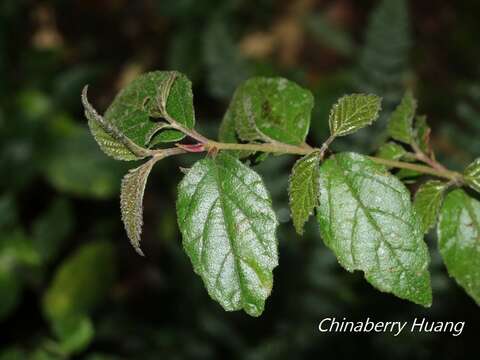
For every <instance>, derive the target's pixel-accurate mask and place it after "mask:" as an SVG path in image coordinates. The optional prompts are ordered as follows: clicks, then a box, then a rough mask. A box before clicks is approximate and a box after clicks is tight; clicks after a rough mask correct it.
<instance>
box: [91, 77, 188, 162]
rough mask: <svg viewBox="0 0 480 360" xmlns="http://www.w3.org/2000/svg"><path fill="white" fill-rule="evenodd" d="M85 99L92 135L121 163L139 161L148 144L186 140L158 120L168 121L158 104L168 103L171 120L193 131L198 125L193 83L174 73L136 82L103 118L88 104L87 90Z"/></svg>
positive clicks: (114, 102) (143, 155)
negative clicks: (122, 161) (121, 161)
mask: <svg viewBox="0 0 480 360" xmlns="http://www.w3.org/2000/svg"><path fill="white" fill-rule="evenodd" d="M166 87H167V89H166V90H167V91H166V92H163V90H165V88H166ZM162 97H165V99H163V98H162ZM82 99H83V104H84V107H85V112H86V116H87V118H88V120H89V126H90V129H91V131H92V134H93V135H94V137H95V139H96V140H97V142H98V144H99V145H100V147H101V149H102V150H103V151H104V152H105V153H106V154H107V155H110V156H112V157H114V158H115V159H118V160H136V159H139V158H142V157H145V156H147V155H148V151H147V150H146V149H145V148H144V147H146V146H147V145H148V146H149V147H151V146H153V145H155V144H158V143H161V142H172V141H179V140H181V139H183V137H184V136H185V135H184V134H183V133H181V132H179V131H178V130H174V129H170V128H169V126H168V124H165V123H164V122H160V121H159V119H160V118H165V114H164V113H162V109H160V108H159V102H165V104H166V109H165V110H166V113H167V114H168V116H169V117H170V118H173V119H174V120H175V121H177V122H178V123H180V124H182V125H184V126H186V127H187V128H190V129H191V128H193V126H194V125H195V114H194V109H193V94H192V84H191V82H190V81H189V80H188V78H187V77H185V76H184V75H182V74H180V73H177V72H173V71H154V72H150V73H146V74H143V75H142V76H140V77H138V78H137V79H135V80H134V81H133V82H132V83H130V84H129V85H128V86H127V87H126V88H124V89H123V90H122V91H121V92H120V93H119V94H118V95H117V96H116V97H115V99H114V100H113V102H112V104H111V105H110V106H109V107H108V109H107V111H106V112H105V115H104V117H103V118H102V117H101V116H100V115H98V114H97V113H96V111H95V110H94V109H93V108H92V107H91V105H90V104H89V103H88V101H87V99H86V89H85V90H84V94H83V96H82ZM154 119H156V121H154ZM160 125H161V126H160ZM160 130H161V132H160ZM157 132H159V133H158V134H157ZM152 138H153V140H152ZM150 140H152V141H150Z"/></svg>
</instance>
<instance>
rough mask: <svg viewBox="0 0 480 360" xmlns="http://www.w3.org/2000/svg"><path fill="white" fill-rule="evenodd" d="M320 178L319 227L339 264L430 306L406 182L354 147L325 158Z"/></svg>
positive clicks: (424, 255) (424, 253)
mask: <svg viewBox="0 0 480 360" xmlns="http://www.w3.org/2000/svg"><path fill="white" fill-rule="evenodd" d="M319 183H320V198H319V203H320V204H319V206H318V212H317V218H318V221H319V224H320V233H321V235H322V238H323V240H324V241H325V243H326V245H327V246H328V247H329V248H331V249H332V250H333V252H334V253H335V255H336V256H337V259H338V261H339V262H340V264H341V265H342V266H343V267H345V268H346V269H347V270H348V271H353V270H361V271H363V272H364V273H365V278H366V280H367V281H368V282H369V283H371V284H372V285H373V286H374V287H376V288H377V289H379V290H381V291H385V292H389V293H392V294H394V295H396V296H398V297H400V298H402V299H407V300H410V301H413V302H415V303H417V304H421V305H424V306H430V304H431V301H432V293H431V288H430V275H429V272H428V263H429V254H428V250H427V246H426V244H425V243H424V241H423V233H422V229H421V225H420V222H419V221H418V218H417V216H415V212H414V211H413V208H412V204H411V201H410V193H409V192H408V190H407V189H406V188H405V186H404V185H403V184H402V183H401V182H400V181H399V180H398V179H397V178H396V177H394V176H393V175H391V174H389V173H388V172H387V171H386V170H385V168H384V167H383V166H381V165H378V164H375V163H374V162H372V161H371V160H370V159H368V158H367V157H366V156H363V155H358V154H354V153H341V154H338V155H334V156H332V157H331V158H329V159H328V160H327V161H325V162H324V163H323V165H322V166H321V167H320V182H319Z"/></svg>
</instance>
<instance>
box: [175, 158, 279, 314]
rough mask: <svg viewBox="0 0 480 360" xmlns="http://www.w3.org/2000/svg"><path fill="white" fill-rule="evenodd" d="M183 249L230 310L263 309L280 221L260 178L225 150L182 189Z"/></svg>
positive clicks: (207, 160) (179, 209)
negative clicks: (276, 232) (276, 231)
mask: <svg viewBox="0 0 480 360" xmlns="http://www.w3.org/2000/svg"><path fill="white" fill-rule="evenodd" d="M177 215H178V223H179V227H180V231H181V232H182V235H183V247H184V249H185V251H186V253H187V254H188V256H189V257H190V260H191V262H192V264H193V268H194V270H195V272H196V273H197V274H198V275H200V277H201V278H202V280H203V282H204V284H205V287H206V288H207V291H208V293H209V294H210V296H211V297H212V298H213V299H214V300H216V301H218V302H219V303H220V305H222V307H223V308H224V309H225V310H227V311H234V310H240V309H244V310H245V311H246V312H247V313H248V314H249V315H251V316H259V315H260V314H261V313H262V312H263V308H264V304H265V299H266V298H267V297H268V296H269V295H270V292H271V290H272V285H273V274H272V271H273V269H274V268H275V267H276V266H277V264H278V254H277V240H276V237H275V230H276V227H277V220H276V217H275V213H274V211H273V209H272V203H271V200H270V197H269V195H268V192H267V190H266V188H265V186H264V184H263V182H262V179H261V178H260V176H259V175H258V174H257V173H255V172H254V171H253V170H251V169H250V168H248V167H247V166H245V165H243V164H242V163H241V162H240V161H238V160H237V159H235V158H234V157H232V156H230V155H228V154H225V153H220V154H219V155H218V156H217V157H216V158H215V159H212V158H205V159H203V160H201V161H198V162H197V163H195V164H194V166H193V167H192V168H191V169H190V170H189V171H188V173H187V174H186V175H185V177H184V179H183V180H182V181H181V183H180V185H179V188H178V198H177Z"/></svg>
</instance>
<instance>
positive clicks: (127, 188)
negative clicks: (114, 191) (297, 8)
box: [120, 160, 155, 255]
mask: <svg viewBox="0 0 480 360" xmlns="http://www.w3.org/2000/svg"><path fill="white" fill-rule="evenodd" d="M154 163H155V161H154V160H150V161H147V162H146V163H145V164H143V165H141V166H139V167H137V168H135V169H132V170H130V171H129V172H128V174H127V175H125V177H124V178H123V180H122V187H121V192H120V210H121V212H122V221H123V224H124V226H125V230H126V232H127V235H128V238H129V239H130V242H131V244H132V246H133V247H134V248H135V251H136V252H137V253H139V254H140V255H143V252H142V250H141V249H140V240H141V239H140V235H141V233H142V225H143V194H144V193H145V185H146V184H147V179H148V175H149V174H150V171H151V170H152V167H153V165H154Z"/></svg>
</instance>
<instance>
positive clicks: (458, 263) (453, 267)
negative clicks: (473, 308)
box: [438, 189, 480, 305]
mask: <svg viewBox="0 0 480 360" xmlns="http://www.w3.org/2000/svg"><path fill="white" fill-rule="evenodd" d="M479 244H480V202H479V201H478V200H475V199H474V198H472V197H470V196H468V194H467V193H466V192H465V191H463V190H460V189H458V190H455V191H452V192H451V193H449V194H448V195H447V196H446V198H445V202H444V203H443V207H442V210H441V212H440V220H439V225H438V246H439V248H440V253H441V255H442V258H443V261H444V263H445V266H446V267H447V270H448V273H449V274H450V276H451V277H453V278H454V279H455V280H456V281H457V283H458V284H459V285H460V286H461V287H462V288H464V289H465V291H466V292H467V293H468V294H469V295H470V296H471V297H472V298H473V299H474V300H475V301H476V302H477V304H479V305H480V245H479Z"/></svg>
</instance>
